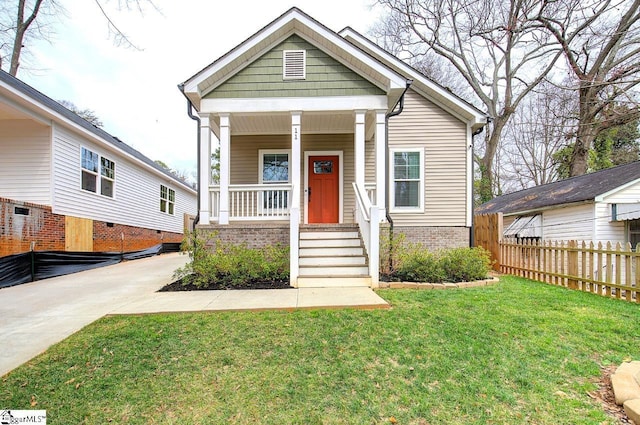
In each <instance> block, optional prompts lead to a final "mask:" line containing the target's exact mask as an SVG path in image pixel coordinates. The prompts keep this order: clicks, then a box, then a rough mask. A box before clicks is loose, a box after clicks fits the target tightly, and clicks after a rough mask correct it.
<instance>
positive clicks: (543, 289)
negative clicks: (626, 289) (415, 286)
mask: <svg viewBox="0 0 640 425" xmlns="http://www.w3.org/2000/svg"><path fill="white" fill-rule="evenodd" d="M380 295H381V296H383V297H384V298H386V299H387V300H389V301H390V302H391V304H392V305H393V309H391V310H371V311H362V310H316V311H295V312H256V313H252V312H242V313H232V312H231V313H230V312H226V313H201V314H163V315H148V316H121V317H108V318H104V319H102V320H99V321H98V322H96V323H94V324H92V325H90V326H88V327H87V328H85V329H84V330H82V331H81V332H79V333H77V334H75V335H73V336H72V337H70V338H68V339H67V340H65V341H63V342H61V343H60V344H57V345H56V346H54V347H52V348H51V349H50V350H48V351H47V352H46V353H44V354H43V355H41V356H39V357H37V358H36V359H34V360H33V361H31V362H30V363H28V364H27V365H25V366H22V367H20V368H19V369H17V370H15V371H13V372H11V373H10V374H9V375H7V376H6V377H4V378H3V380H2V383H1V385H0V408H10V409H46V410H47V414H48V420H49V422H48V423H50V424H76V423H90V424H107V423H142V424H146V423H163V424H164V423H166V424H171V423H173V424H222V423H225V424H256V423H259V424H278V425H281V424H385V423H386V424H389V423H397V424H421V425H427V424H429V425H434V424H518V423H527V424H553V425H558V424H572V425H574V424H614V423H616V421H615V419H614V418H613V417H610V416H607V415H606V414H605V412H604V409H603V407H602V406H601V405H600V404H598V402H597V401H595V400H594V399H592V398H591V397H590V396H589V394H588V393H589V392H591V391H594V390H595V389H596V383H597V382H598V380H599V379H600V376H601V367H605V366H609V365H612V364H616V365H617V364H619V363H620V362H622V361H624V360H629V359H634V360H640V306H638V305H634V304H630V303H625V302H621V301H615V300H609V299H605V298H602V297H598V296H594V295H590V294H584V293H580V292H574V291H569V290H565V289H562V288H557V287H552V286H548V285H544V284H540V283H534V282H530V281H526V280H523V279H516V278H511V277H505V278H503V279H502V282H501V283H499V284H497V285H494V286H490V287H482V288H469V289H464V290H448V291H435V290H433V291H428V290H425V291H416V290H385V291H380Z"/></svg>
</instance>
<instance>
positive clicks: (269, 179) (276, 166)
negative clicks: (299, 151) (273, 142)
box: [259, 150, 290, 209]
mask: <svg viewBox="0 0 640 425" xmlns="http://www.w3.org/2000/svg"><path fill="white" fill-rule="evenodd" d="M259 155H260V176H259V180H260V184H278V183H280V184H283V183H284V184H286V183H289V176H290V173H289V171H290V164H289V155H290V151H287V150H260V151H259ZM288 204H289V192H288V190H287V189H282V188H278V189H274V190H269V191H265V193H264V196H263V200H262V207H263V208H265V209H273V208H276V209H283V208H287V206H288Z"/></svg>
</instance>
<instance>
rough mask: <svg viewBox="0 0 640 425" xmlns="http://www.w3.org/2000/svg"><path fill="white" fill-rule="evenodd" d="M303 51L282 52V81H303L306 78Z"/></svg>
mask: <svg viewBox="0 0 640 425" xmlns="http://www.w3.org/2000/svg"><path fill="white" fill-rule="evenodd" d="M306 53H307V52H306V51H305V50H283V51H282V64H283V67H282V78H283V79H284V80H304V79H305V77H306V72H305V65H306V59H307V55H306Z"/></svg>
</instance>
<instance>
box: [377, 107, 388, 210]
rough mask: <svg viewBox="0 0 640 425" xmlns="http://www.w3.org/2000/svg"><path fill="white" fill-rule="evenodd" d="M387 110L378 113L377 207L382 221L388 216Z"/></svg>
mask: <svg viewBox="0 0 640 425" xmlns="http://www.w3.org/2000/svg"><path fill="white" fill-rule="evenodd" d="M386 112H387V111H385V110H377V111H376V206H377V207H378V209H379V210H380V219H381V220H384V219H385V217H386V216H387V212H386V207H385V205H386V200H387V173H386V171H387V164H386V162H387V155H386V153H387V152H386V150H387V119H386Z"/></svg>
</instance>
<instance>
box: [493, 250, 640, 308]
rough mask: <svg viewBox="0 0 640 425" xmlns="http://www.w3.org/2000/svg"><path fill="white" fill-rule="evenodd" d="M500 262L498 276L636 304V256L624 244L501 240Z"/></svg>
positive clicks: (639, 267) (639, 274)
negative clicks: (538, 282) (532, 281)
mask: <svg viewBox="0 0 640 425" xmlns="http://www.w3.org/2000/svg"><path fill="white" fill-rule="evenodd" d="M639 247H640V245H639ZM500 259H501V264H500V271H501V272H502V273H506V274H512V275H516V276H521V277H525V278H528V279H533V280H537V281H540V282H546V283H550V284H553V285H559V286H565V287H567V288H570V289H577V290H580V291H584V292H590V293H594V294H598V295H602V296H605V297H611V298H617V299H622V300H626V301H630V302H636V303H640V294H638V291H640V252H637V250H635V251H634V250H633V248H632V247H631V245H630V244H628V243H627V244H624V245H623V244H620V243H617V244H616V245H615V246H612V245H611V243H607V244H606V245H603V244H602V243H598V244H597V245H594V243H593V242H589V243H587V242H577V241H568V242H559V241H516V240H503V241H501V242H500Z"/></svg>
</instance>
